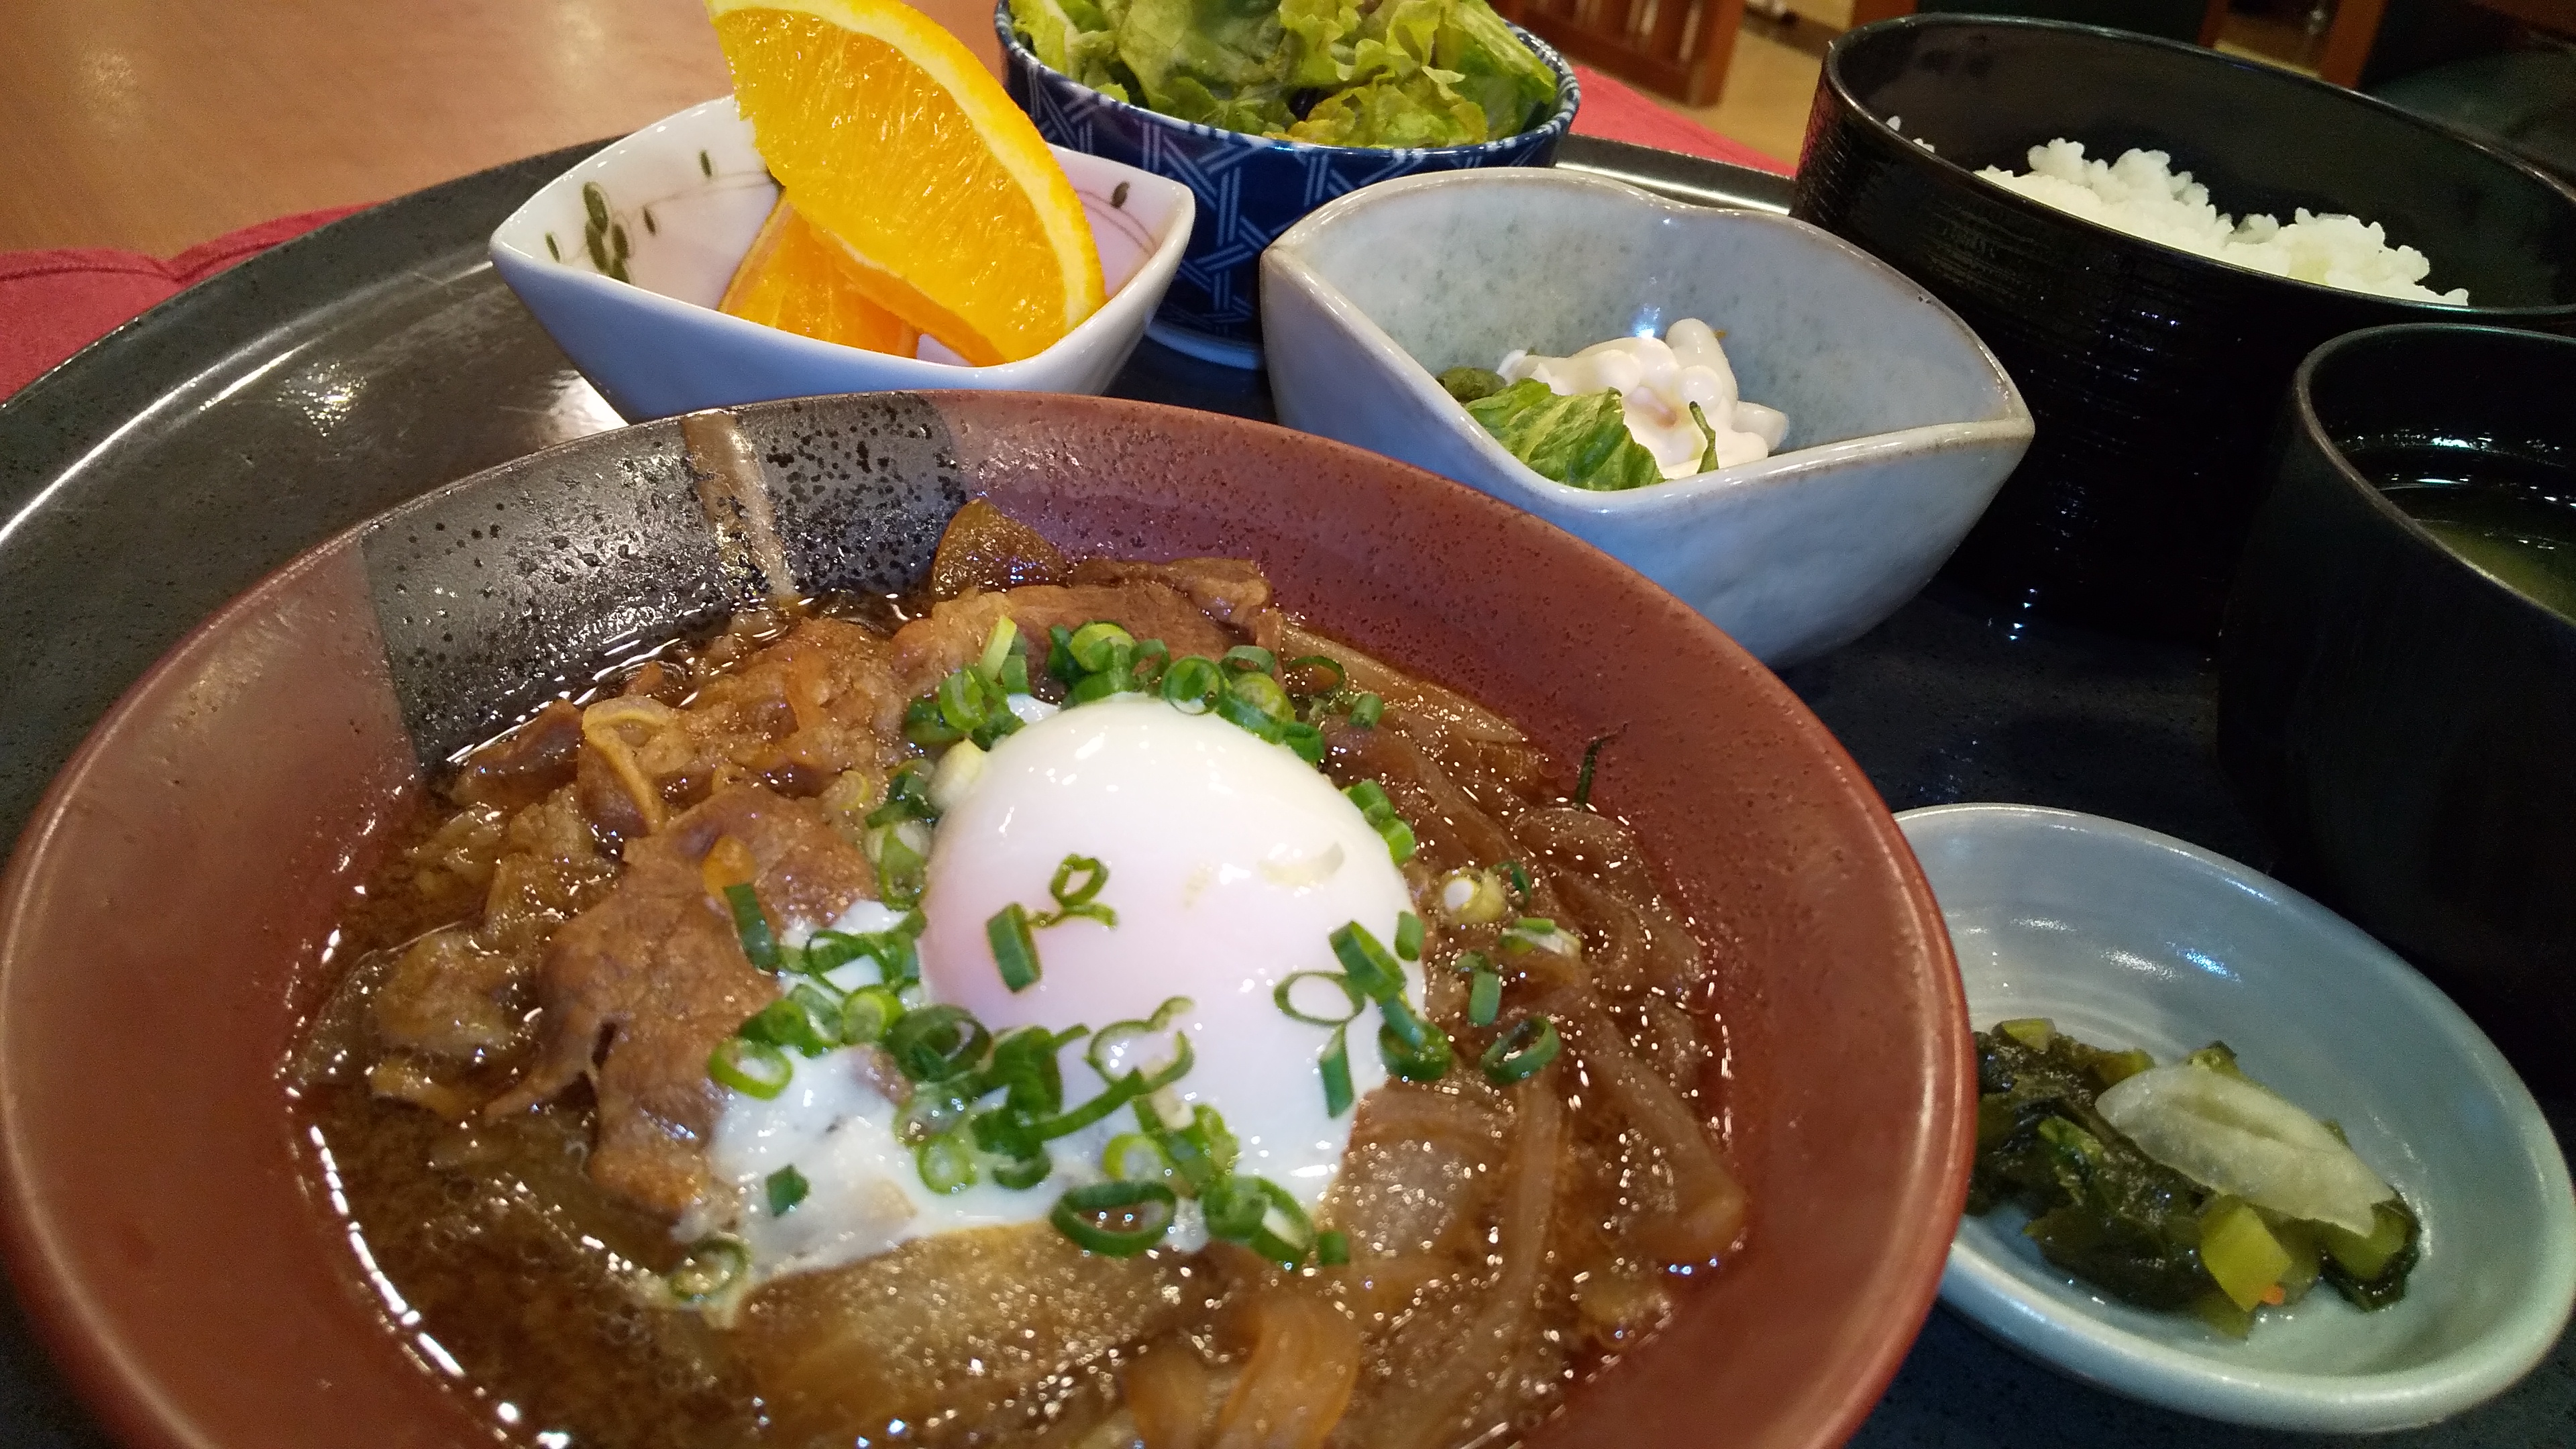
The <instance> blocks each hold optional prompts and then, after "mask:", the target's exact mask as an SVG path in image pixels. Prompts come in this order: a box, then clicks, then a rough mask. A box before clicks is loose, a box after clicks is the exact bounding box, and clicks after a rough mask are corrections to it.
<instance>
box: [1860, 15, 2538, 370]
mask: <svg viewBox="0 0 2576 1449" xmlns="http://www.w3.org/2000/svg"><path fill="white" fill-rule="evenodd" d="M1968 29H1975V30H1996V29H2017V30H2046V31H2055V32H2058V33H2060V34H2065V35H2081V36H2090V37H2092V38H2093V39H2095V40H2099V41H2103V42H2106V43H2109V44H2113V45H2124V46H2137V47H2143V48H2147V49H2154V50H2163V51H2168V52H2171V53H2173V54H2176V55H2179V56H2187V57H2190V58H2191V63H2193V64H2200V65H2223V66H2228V67H2231V68H2233V69H2235V70H2238V71H2241V72H2244V73H2245V74H2247V75H2249V76H2252V77H2253V78H2254V79H2255V82H2256V83H2257V84H2261V85H2286V86H2291V87H2296V88H2303V89H2305V90H2306V91H2307V92H2308V93H2309V94H2311V95H2314V96H2316V97H2318V98H2319V99H2320V100H2323V101H2325V102H2327V103H2328V104H2348V105H2356V106H2361V107H2363V108H2365V109H2369V110H2374V111H2377V112H2378V113H2379V114H2380V115H2382V116H2385V117H2388V118H2391V119H2394V120H2397V121H2401V122H2404V123H2405V124H2407V125H2410V126H2414V127H2416V128H2417V129H2419V130H2425V131H2431V132H2433V133H2434V134H2436V135H2439V136H2441V137H2442V138H2443V139H2445V140H2447V141H2450V142H2452V143H2454V144H2456V145H2459V146H2462V147H2465V148H2467V149H2468V150H2471V151H2474V152H2477V153H2478V154H2480V155H2482V156H2485V157H2486V158H2487V159H2489V160H2490V161H2493V162H2495V163H2497V164H2498V165H2501V166H2504V167H2506V168H2508V169H2510V170H2513V171H2517V172H2520V173H2521V174H2522V175H2523V177H2524V178H2525V179H2526V180H2529V181H2532V182H2535V183H2537V184H2539V185H2540V186H2541V187H2543V188H2545V189H2546V190H2548V191H2549V192H2551V193H2552V194H2554V195H2555V196H2556V197H2557V198H2558V201H2559V204H2560V205H2562V206H2564V207H2566V208H2567V209H2568V211H2569V212H2570V213H2571V214H2576V187H2570V186H2568V185H2567V184H2566V183H2564V182H2562V181H2560V180H2558V178H2556V177H2554V176H2551V175H2550V174H2549V173H2548V172H2546V171H2543V170H2541V169H2540V168H2539V167H2537V166H2535V165H2533V164H2531V163H2530V162H2528V161H2525V160H2523V159H2522V158H2521V157H2519V156H2516V155H2514V154H2513V153H2512V152H2510V151H2506V150H2504V149H2502V148H2501V147H2498V146H2494V145H2491V144H2489V143H2488V142H2486V141H2482V140H2480V139H2478V138H2477V137H2475V136H2472V135H2469V134H2468V133H2467V132H2465V131H2461V130H2459V129H2457V128H2455V127H2452V126H2446V125H2444V124H2442V123H2441V122H2439V121H2436V120H2433V119H2431V118H2430V117H2426V116H2419V115H2417V114H2415V113H2414V112H2413V111H2409V110H2406V109H2404V108H2402V107H2398V106H2393V105H2390V104H2389V103H2388V102H2386V101H2383V100H2381V99H2379V98H2378V97H2376V96H2368V95H2364V94H2362V93H2361V92H2359V91H2356V90H2347V89H2345V88H2344V87H2342V86H2338V85H2330V84H2328V83H2326V82H2325V81H2322V80H2319V79H2317V78H2316V77H2315V76H2309V75H2301V74H2299V73H2297V72H2296V71H2287V70H2282V69H2280V68H2279V67H2277V66H2271V65H2266V64H2264V63H2263V62H2261V61H2257V60H2248V59H2246V58H2244V57H2242V56H2235V55H2229V54H2227V53H2226V52H2224V51H2218V50H2211V49H2208V48H2206V47H2203V46H2198V45H2190V44H2186V43H2185V42H2183V41H2179V40H2167V39H2165V38H2164V37H2163V36H2160V35H2142V34H2140V33H2138V32H2136V31H2133V30H2114V29H2112V28H2110V27H2108V26H2103V25H2078V24H2076V23H2074V22H2073V21H2069V20H2040V19H2036V18H2033V17H2030V16H2022V15H1961V14H1947V13H1944V14H1935V15H1903V16H1899V17H1897V18H1896V19H1893V20H1881V21H1878V22H1876V23H1874V24H1870V25H1863V26H1859V27H1857V28H1855V29H1851V30H1846V31H1844V32H1843V33H1842V34H1840V35H1838V36H1836V37H1834V40H1833V43H1832V44H1830V45H1828V46H1826V47H1825V66H1824V79H1823V81H1822V82H1821V84H1822V85H1824V86H1825V87H1827V88H1829V89H1830V90H1831V92H1832V94H1833V97H1834V99H1835V100H1836V101H1837V102H1839V103H1840V104H1841V105H1842V106H1843V108H1844V109H1846V110H1848V111H1850V112H1851V113H1852V114H1853V115H1855V116H1859V117H1861V118H1863V119H1865V120H1867V121H1868V122H1869V123H1870V124H1871V125H1873V126H1875V127H1877V128H1878V130H1879V131H1880V132H1881V133H1882V134H1883V135H1884V136H1885V137H1886V138H1887V139H1889V140H1891V141H1894V142H1897V143H1899V144H1901V145H1903V146H1904V147H1905V148H1906V149H1907V150H1909V151H1918V152H1921V153H1922V156H1923V159H1924V160H1926V161H1928V162H1931V163H1932V164H1933V165H1934V166H1936V167H1939V168H1941V169H1942V170H1945V171H1947V172H1949V173H1951V174H1953V175H1955V176H1957V177H1960V178H1962V179H1963V180H1965V181H1967V182H1969V183H1970V184H1972V185H1974V186H1976V187H1977V188H1978V189H1979V190H1980V191H1981V192H1983V193H1986V194H1988V195H1990V196H1991V197H1992V198H1993V199H1994V200H1996V201H1998V202H2000V203H2002V204H2003V205H2005V206H2007V207H2009V208H2012V209H2014V210H2017V211H2019V212H2021V213H2022V214H2023V215H2025V216H2031V217H2040V218H2048V219H2054V220H2056V221H2059V222H2064V223H2068V224H2072V225H2074V226H2077V227H2080V228H2083V229H2084V230H2087V231H2090V232H2093V233H2095V234H2097V235H2099V236H2105V237H2112V238H2116V239H2118V240H2119V241H2121V242H2123V243H2126V244H2127V245H2129V246H2132V247H2144V248H2148V249H2150V250H2152V251H2154V252H2156V253H2158V254H2160V255H2167V256H2180V257H2189V258H2191V259H2192V260H2194V261H2199V262H2206V263H2208V264H2209V265H2211V266H2214V267H2225V268H2227V269H2228V270H2230V271H2233V272H2242V273H2244V274H2246V275H2248V276H2255V277H2266V278H2269V279H2270V280H2272V281H2275V282H2278V283H2280V284H2282V285H2283V286H2287V287H2297V288H2300V289H2301V290H2303V291H2308V292H2314V293H2318V294H2321V295H2325V296H2335V297H2368V298H2371V299H2372V300H2374V301H2380V302H2386V303H2389V304H2390V305H2392V306H2398V307H2416V308H2423V309H2426V310H2427V312H2428V313H2429V314H2430V315H2431V316H2435V317H2440V318H2443V319H2457V321H2456V322H2453V323H2452V324H2451V325H2464V324H2474V323H2475V322H2478V321H2482V320H2484V319H2486V318H2490V317H2492V318H2498V319H2512V320H2521V319H2530V320H2544V321H2545V320H2556V319H2560V318H2576V298H2571V299H2569V300H2567V301H2564V302H2548V303H2542V304H2539V305H2537V306H2528V307H2481V306H2479V305H2477V304H2476V303H2474V302H2471V303H2467V304H2465V305H2464V304H2461V303H2456V302H2428V301H2425V300H2423V299H2421V298H2417V297H2390V296H2385V295H2383V294H2381V293H2377V292H2357V291H2353V290H2352V289H2350V288H2346V287H2329V286H2327V285H2326V284H2325V283H2323V282H2307V281H2301V280H2299V279H2298V278H2296V277H2284V276H2280V275H2278V274H2276V273H2272V272H2266V271H2261V270H2259V269H2257V268H2254V267H2242V266H2238V265H2237V264H2236V263H2234V262H2227V261H2221V260H2219V259H2218V258H2216V257H2211V256H2203V255H2201V254H2200V253H2199V252H2195V251H2187V250H2185V249H2183V248H2181V247H2176V246H2168V245H2166V244H2165V243H2163V242H2157V241H2150V240H2148V239H2147V238H2145V237H2142V236H2133V235H2131V234H2130V233H2128V232H2125V231H2122V230H2120V229H2119V228H2117V227H2111V226H2104V225H2103V224H2102V223H2100V222H2098V221H2092V220H2089V219H2087V218H2085V217H2081V216H2077V215H2076V214H2075V213H2073V212H2071V211H2060V210H2058V209H2057V208H2056V207H2053V206H2050V205H2048V204H2047V203H2046V202H2041V201H2034V200H2032V199H2031V198H2029V197H2027V196H2024V195H2022V194H2021V193H2020V192H2017V191H2008V190H2006V189H2004V188H2003V187H2000V186H1997V185H1994V184H1993V183H1991V182H1988V181H1986V180H1985V179H1983V178H1982V177H1980V176H1978V175H1977V173H1976V172H1975V171H1973V170H1970V169H1969V168H1968V167H1966V166H1962V165H1960V164H1959V163H1958V162H1957V161H1955V160H1952V159H1951V158H1950V157H1947V156H1944V155H1942V154H1941V153H1940V152H1938V151H1933V150H1928V149H1926V148H1924V147H1922V146H1918V145H1916V144H1915V138H1913V137H1910V136H1908V135H1906V134H1905V133H1904V132H1902V131H1899V130H1897V129H1895V128H1894V127H1892V126H1890V125H1888V124H1887V118H1886V117H1884V116H1882V115H1880V114H1878V112H1876V111H1875V110H1872V109H1871V108H1870V107H1868V106H1866V105H1864V104H1862V102H1861V99H1860V97H1858V96H1856V95H1854V94H1852V90H1851V86H1850V84H1849V82H1848V81H1846V80H1845V78H1844V76H1843V60H1844V58H1845V56H1846V55H1847V54H1848V53H1849V51H1850V50H1851V49H1853V48H1855V47H1858V46H1861V45H1866V44H1869V43H1871V42H1872V40H1874V39H1876V38H1878V37H1882V36H1886V35H1892V34H1899V33H1903V32H1907V31H1916V30H1968ZM2220 214H2221V215H2226V214H2227V213H2225V212H2222V213H2220ZM2346 214H2347V215H2348V214H2349V213H2346ZM2395 325H2400V326H2404V325H2427V324H2404V323H2400V324H2395ZM2430 325H2442V324H2440V323H2434V324H2430ZM2374 330H2376V329H2374ZM2314 360H2315V359H2314V358H2313V357H2312V358H2310V359H2309V361H2311V362H2313V361H2314ZM2306 375H2307V374H2306V373H2305V371H2304V370H2303V371H2302V372H2301V373H2300V376H2301V378H2303V379H2304V378H2305V377H2306Z"/></svg>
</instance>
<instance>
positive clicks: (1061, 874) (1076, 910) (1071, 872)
mask: <svg viewBox="0 0 2576 1449" xmlns="http://www.w3.org/2000/svg"><path fill="white" fill-rule="evenodd" d="M1108 881H1109V867H1107V866H1105V865H1102V864H1101V863H1100V862H1099V861H1096V860H1094V859H1092V858H1091V857H1090V856H1087V855H1068V856H1066V857H1065V858H1064V861H1063V863H1062V864H1060V865H1058V866H1057V867H1056V868H1055V879H1053V880H1051V881H1049V882H1047V894H1048V895H1051V896H1053V897H1055V909H1054V910H1052V911H1049V912H1047V913H1046V914H1044V915H1041V916H1038V917H1035V918H1034V921H1033V924H1036V925H1039V926H1053V925H1057V924H1059V923H1061V922H1063V921H1067V920H1070V919H1072V918H1073V917H1075V916H1084V917H1088V918H1089V919H1091V920H1095V921H1098V922H1099V923H1100V924H1102V925H1104V926H1111V927H1114V926H1116V925H1117V924H1118V913H1117V912H1116V911H1114V910H1112V909H1110V908H1109V907H1107V906H1104V905H1102V904H1100V903H1099V902H1098V901H1097V900H1095V899H1094V897H1096V896H1098V895H1099V894H1100V888H1101V887H1102V886H1103V885H1105V884H1107V883H1108ZM1012 909H1014V910H1017V909H1018V907H1016V906H1014V907H1012Z"/></svg>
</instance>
